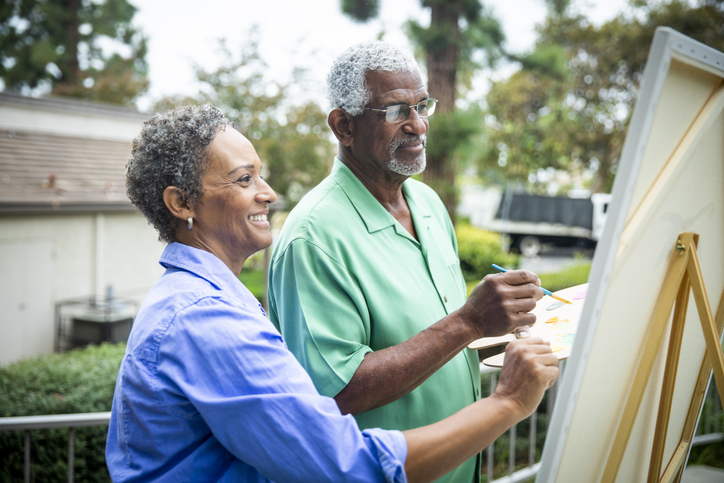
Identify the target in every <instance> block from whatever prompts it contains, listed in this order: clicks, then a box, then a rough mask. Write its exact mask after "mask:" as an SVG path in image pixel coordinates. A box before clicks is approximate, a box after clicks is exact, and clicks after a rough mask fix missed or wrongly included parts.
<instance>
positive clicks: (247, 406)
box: [155, 297, 407, 482]
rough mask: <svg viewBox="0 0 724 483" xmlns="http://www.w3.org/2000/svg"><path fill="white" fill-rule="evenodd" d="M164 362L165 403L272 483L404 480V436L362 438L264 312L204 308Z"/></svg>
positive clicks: (181, 324)
mask: <svg viewBox="0 0 724 483" xmlns="http://www.w3.org/2000/svg"><path fill="white" fill-rule="evenodd" d="M157 360H158V366H157V370H156V377H157V378H158V380H157V381H156V383H155V385H156V387H157V388H158V390H157V397H158V399H159V402H160V404H163V405H167V406H168V410H169V412H171V413H174V414H175V415H176V416H179V417H182V418H186V419H188V420H193V419H194V418H196V417H197V416H200V418H201V419H202V420H203V421H204V422H205V424H206V425H208V428H209V430H210V431H211V433H212V434H213V436H214V437H215V438H216V439H217V440H218V441H219V442H220V444H221V445H222V446H223V447H224V448H226V450H228V451H229V452H230V453H231V454H233V456H235V457H236V458H238V459H239V460H242V461H244V462H246V463H248V464H249V465H250V466H253V467H254V468H256V469H257V470H258V471H259V472H260V473H261V474H262V475H263V476H264V477H266V478H268V479H270V480H272V481H285V482H287V481H288V482H293V481H394V482H403V481H406V477H405V474H404V463H405V459H406V456H407V445H406V442H405V439H404V436H403V435H402V433H400V432H399V431H383V430H379V429H377V430H375V429H371V430H367V431H365V432H361V431H360V430H359V428H358V426H357V423H356V421H355V420H354V418H352V417H351V416H349V415H347V416H343V415H341V413H340V412H339V409H338V407H337V405H336V403H335V402H334V400H333V399H331V398H327V397H324V396H320V395H319V394H318V393H317V391H316V390H315V388H314V385H313V384H312V381H311V379H310V378H309V376H308V375H307V373H306V372H305V371H304V370H303V369H302V367H301V366H300V365H299V363H298V362H297V360H296V359H295V358H294V357H293V356H292V355H291V353H290V352H289V351H288V350H287V348H286V346H285V345H284V342H283V341H282V338H281V336H280V335H279V333H278V332H277V331H276V329H275V328H274V326H273V325H272V324H271V322H269V321H268V320H267V319H266V318H265V317H263V316H262V315H261V312H260V311H259V308H258V307H249V306H241V307H239V306H238V304H237V303H230V302H229V301H226V300H224V299H222V298H219V297H206V298H203V299H201V300H199V301H197V302H196V303H194V304H192V305H190V306H188V307H186V308H185V309H183V310H182V311H180V312H178V313H177V314H176V320H174V321H173V323H171V324H170V325H169V327H168V330H167V331H166V333H165V334H164V335H163V337H162V339H161V341H160V343H159V352H158V359H157ZM196 412H198V414H196Z"/></svg>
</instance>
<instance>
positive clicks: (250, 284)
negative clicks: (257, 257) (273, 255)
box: [239, 268, 266, 300]
mask: <svg viewBox="0 0 724 483" xmlns="http://www.w3.org/2000/svg"><path fill="white" fill-rule="evenodd" d="M239 280H241V283H243V284H244V286H246V288H248V289H249V292H251V293H252V294H253V295H254V297H256V298H257V299H259V300H261V299H262V298H263V297H264V294H265V293H266V285H265V283H264V270H263V269H261V270H254V269H247V268H243V269H242V270H241V273H240V274H239Z"/></svg>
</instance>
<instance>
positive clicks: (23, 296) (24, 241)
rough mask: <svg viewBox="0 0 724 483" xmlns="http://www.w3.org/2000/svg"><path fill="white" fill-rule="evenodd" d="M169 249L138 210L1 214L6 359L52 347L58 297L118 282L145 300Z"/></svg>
mask: <svg viewBox="0 0 724 483" xmlns="http://www.w3.org/2000/svg"><path fill="white" fill-rule="evenodd" d="M98 226H100V227H101V229H100V231H99V230H97V227H98ZM163 248H164V245H163V244H162V243H161V242H159V241H157V234H156V231H155V230H154V229H153V228H152V227H150V226H149V225H148V224H147V223H146V220H145V218H143V216H141V215H139V214H136V213H106V214H102V215H97V214H93V213H89V214H60V213H59V214H57V215H38V216H36V215H25V216H5V217H0V292H2V295H0V307H1V308H2V309H3V310H0V364H7V363H8V362H12V361H14V360H18V359H20V358H22V357H30V356H35V355H39V354H44V353H50V352H52V351H53V344H54V333H55V321H54V307H55V303H56V302H58V301H62V300H64V299H68V298H76V297H84V296H91V295H97V296H104V295H105V290H106V288H107V287H108V286H109V285H112V286H113V289H114V294H115V295H116V296H119V297H128V298H133V299H136V300H137V301H138V302H139V303H140V302H141V301H142V300H143V298H144V297H145V296H146V294H147V293H148V290H149V289H150V288H151V287H152V286H153V284H154V283H155V281H156V280H157V279H158V277H159V276H160V275H161V274H162V273H163V269H162V267H161V266H160V265H159V264H158V259H159V257H160V255H161V252H162V251H163ZM99 254H100V255H101V257H100V258H99V257H98V255H99ZM97 290H100V291H101V292H102V293H98V292H97Z"/></svg>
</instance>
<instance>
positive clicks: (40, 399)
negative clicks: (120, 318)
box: [0, 344, 126, 482]
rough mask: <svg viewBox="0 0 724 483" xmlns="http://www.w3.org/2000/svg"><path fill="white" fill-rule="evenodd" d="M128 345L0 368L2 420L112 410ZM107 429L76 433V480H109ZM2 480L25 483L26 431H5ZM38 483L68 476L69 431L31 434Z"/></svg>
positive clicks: (0, 448)
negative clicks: (119, 369) (118, 378)
mask: <svg viewBox="0 0 724 483" xmlns="http://www.w3.org/2000/svg"><path fill="white" fill-rule="evenodd" d="M125 348H126V346H125V344H115V345H113V344H102V345H100V346H89V347H87V348H85V349H81V350H74V351H70V352H64V353H60V354H49V355H46V356H41V357H36V358H32V359H25V360H22V361H19V362H16V363H13V364H9V365H7V366H2V367H0V417H11V416H38V415H44V414H71V413H90V412H103V411H110V410H111V404H112V401H113V391H114V388H115V384H116V376H117V375H118V368H119V367H120V364H121V360H122V358H123V354H124V352H125ZM107 432H108V428H107V427H105V426H100V427H85V428H77V429H76V430H75V438H74V441H75V466H74V468H75V479H76V481H94V482H95V481H97V482H107V481H110V477H109V475H108V470H107V469H106V464H105V455H104V452H105V441H106V435H107ZM0 454H2V455H3V457H2V458H3V464H2V465H1V466H0V481H22V479H23V465H24V443H23V433H22V432H21V431H9V432H0ZM30 459H31V470H30V471H31V477H32V480H33V481H64V480H65V479H66V477H67V472H68V468H67V461H68V430H67V429H50V430H37V431H33V432H32V433H31V452H30Z"/></svg>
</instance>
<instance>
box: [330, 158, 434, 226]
mask: <svg viewBox="0 0 724 483" xmlns="http://www.w3.org/2000/svg"><path fill="white" fill-rule="evenodd" d="M331 176H332V178H333V179H334V181H335V182H336V183H337V184H338V185H339V187H340V188H342V190H343V191H344V192H345V194H346V195H347V198H349V201H350V202H351V203H352V205H353V206H354V208H355V210H357V213H359V216H360V218H362V220H363V221H364V223H365V225H366V226H367V231H369V232H370V233H373V232H376V231H379V230H382V229H384V228H387V227H389V226H392V225H394V224H395V218H394V217H393V216H392V215H391V214H390V213H389V212H388V211H387V210H386V209H385V208H384V207H383V206H382V204H381V203H380V202H379V201H377V198H375V197H374V196H373V195H372V193H370V192H369V190H368V189H367V188H366V187H365V185H363V184H362V182H361V181H360V180H359V179H358V178H357V176H355V174H354V173H353V172H352V171H351V170H350V169H349V168H348V167H347V166H346V165H345V164H344V163H343V162H342V161H341V160H340V159H339V157H338V156H336V157H335V158H334V166H333V167H332V173H331ZM412 183H414V181H412V180H410V179H407V180H405V182H404V183H403V184H402V193H403V194H404V196H405V199H406V200H407V205H408V206H409V207H410V211H411V212H412V214H413V218H414V217H415V215H416V214H417V215H418V216H420V217H429V216H431V215H430V213H429V212H428V211H427V209H426V208H425V207H424V204H422V203H416V202H415V199H416V198H415V195H414V193H413V191H414V190H411V189H410V186H411V184H412Z"/></svg>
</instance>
